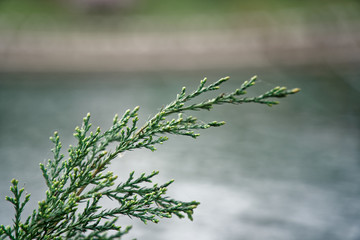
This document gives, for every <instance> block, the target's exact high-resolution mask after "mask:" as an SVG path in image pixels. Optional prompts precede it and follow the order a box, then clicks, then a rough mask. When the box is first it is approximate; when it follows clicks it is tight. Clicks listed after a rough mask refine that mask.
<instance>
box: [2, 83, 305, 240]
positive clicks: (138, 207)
mask: <svg viewBox="0 0 360 240" xmlns="http://www.w3.org/2000/svg"><path fill="white" fill-rule="evenodd" d="M228 79H229V77H225V78H221V79H220V80H218V81H216V82H214V83H212V84H210V85H208V86H206V81H207V80H206V78H205V79H203V80H202V81H201V82H200V85H199V86H198V88H197V89H196V90H195V91H193V92H191V93H190V94H186V88H185V87H184V88H182V90H181V91H180V93H179V94H178V95H177V96H176V99H175V100H174V101H173V102H171V103H170V104H168V105H166V106H165V107H163V108H162V109H161V110H160V111H159V112H158V113H157V114H155V115H154V116H153V117H152V118H151V119H150V120H149V121H147V122H146V123H145V124H144V125H143V126H142V127H140V128H138V126H137V124H138V120H139V119H138V111H139V107H136V108H134V109H133V110H127V111H126V112H125V113H124V115H123V116H122V117H121V118H119V117H118V116H117V115H116V116H115V117H114V119H113V124H112V126H111V127H110V129H108V130H107V131H105V132H103V133H101V131H100V128H97V129H96V130H95V132H91V131H90V129H91V124H90V114H88V115H87V116H86V117H85V118H84V119H83V124H82V126H81V127H77V128H76V129H75V133H74V137H75V138H76V139H77V145H76V146H70V147H69V150H68V158H67V159H65V156H64V154H62V153H61V150H62V145H61V142H60V137H59V135H58V133H57V132H55V133H54V136H53V137H51V138H50V139H51V141H52V142H53V143H54V148H53V149H52V152H53V155H54V157H53V159H49V160H48V163H47V164H46V166H45V165H44V164H40V169H41V172H42V175H43V177H44V180H45V183H46V185H47V187H48V190H47V191H46V196H45V199H44V200H43V201H41V202H39V204H38V209H35V210H34V211H33V213H32V214H31V215H30V216H29V217H27V218H26V220H25V222H24V223H22V221H21V213H22V212H23V209H24V207H25V205H26V203H27V202H28V201H29V199H30V195H29V194H28V195H26V196H25V198H24V201H21V197H22V194H23V191H24V189H20V190H19V189H18V181H17V180H13V181H12V184H13V186H12V187H11V188H10V190H11V192H12V193H13V195H14V197H6V200H7V201H9V202H10V203H11V204H13V205H14V208H15V218H14V220H13V222H14V224H13V226H7V227H5V226H4V225H0V239H12V240H22V239H44V240H45V239H58V240H60V239H106V240H107V239H120V238H121V237H122V236H123V235H124V234H126V233H127V232H128V231H129V230H130V227H127V228H125V229H124V230H121V227H120V226H118V225H117V223H116V222H117V219H118V218H119V217H120V216H129V217H130V218H136V219H139V220H141V221H142V222H144V223H146V222H148V221H151V222H154V223H157V222H159V219H161V218H170V217H172V216H173V215H175V216H177V217H179V218H183V217H185V216H187V217H188V218H189V219H190V220H192V218H193V210H194V209H195V208H196V207H197V206H198V205H199V203H198V202H196V201H190V202H182V201H178V200H175V199H171V198H169V197H168V196H167V195H166V191H167V187H168V186H169V185H170V184H172V183H173V180H171V181H169V182H167V183H165V184H162V185H158V184H153V185H151V184H152V180H153V178H154V177H155V176H156V175H157V174H158V172H156V171H154V172H152V173H151V174H148V175H146V174H141V175H140V176H138V177H135V174H134V172H132V173H130V175H129V177H128V178H127V179H126V181H124V182H122V183H119V184H117V185H115V181H116V179H117V178H118V177H117V176H116V175H114V174H113V173H112V172H105V170H106V169H107V167H108V165H109V164H110V163H111V161H112V160H114V159H115V158H116V157H117V156H119V154H121V153H123V152H125V151H131V150H135V149H140V148H147V149H150V150H151V151H155V150H156V148H155V146H156V145H157V144H162V143H163V142H165V141H167V140H168V137H167V136H166V135H168V134H174V135H183V136H190V137H192V138H196V137H198V136H199V133H198V132H197V131H198V130H201V129H207V128H210V127H219V126H222V125H224V124H225V122H218V121H211V122H208V123H204V122H202V121H199V120H198V119H197V118H195V117H192V116H188V117H183V115H182V113H184V112H187V111H199V110H211V109H212V108H213V107H214V106H215V105H222V104H242V103H250V102H252V103H260V104H266V105H268V106H272V105H275V104H278V102H277V101H275V100H274V99H275V98H283V97H286V96H288V95H290V94H294V93H297V92H298V91H299V89H298V88H295V89H292V90H287V89H286V88H285V87H275V88H273V89H271V90H269V91H267V92H265V93H264V94H262V95H259V96H254V97H245V96H244V95H245V94H246V90H247V89H248V88H249V87H251V86H253V85H254V84H255V82H256V77H253V78H251V79H250V80H248V81H245V82H244V83H243V84H242V85H241V87H240V88H239V89H236V90H235V91H233V92H230V93H221V94H219V95H218V96H217V97H215V98H210V99H207V100H205V101H202V102H198V103H191V101H193V100H194V99H195V98H196V97H198V96H199V95H202V94H205V93H207V92H211V91H216V90H218V89H219V88H220V85H221V84H223V83H225V82H226V81H227V80H228ZM173 114H177V117H175V118H172V119H171V118H170V116H172V115H173ZM169 118H170V119H169ZM112 143H115V145H116V146H115V147H114V148H110V147H109V146H110V144H112ZM104 198H108V199H110V200H112V201H116V202H117V203H118V205H117V207H115V208H112V209H105V208H104V207H103V206H102V205H101V202H100V201H101V200H102V199H104Z"/></svg>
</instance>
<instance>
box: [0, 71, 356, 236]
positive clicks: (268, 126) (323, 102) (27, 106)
mask: <svg viewBox="0 0 360 240" xmlns="http://www.w3.org/2000/svg"><path fill="white" fill-rule="evenodd" d="M253 73H257V74H259V76H260V81H259V83H258V86H257V87H256V86H255V87H254V88H253V90H250V91H249V94H256V93H261V92H262V91H263V90H266V89H269V88H271V87H274V86H277V85H286V86H288V87H290V88H291V87H300V88H301V89H302V92H301V93H300V94H297V95H295V96H291V97H289V98H287V99H283V100H282V101H281V104H280V105H279V106H275V107H272V108H269V107H266V106H263V105H254V104H252V105H251V104H248V105H240V106H220V107H216V108H215V109H214V111H212V112H194V113H191V114H192V115H193V116H197V117H199V118H200V119H203V120H204V121H208V120H224V121H226V122H227V124H226V125H225V126H224V127H222V128H216V129H210V130H207V131H205V132H202V134H201V137H200V138H199V139H198V140H193V139H190V138H184V137H171V140H170V141H169V142H166V143H165V144H164V145H162V146H158V151H157V152H155V153H151V152H150V151H146V150H140V151H134V152H129V153H126V154H125V155H124V156H123V157H121V158H118V159H115V160H114V162H113V164H112V166H111V170H113V171H115V172H116V174H118V175H119V178H120V180H122V181H123V180H126V176H127V175H128V173H129V172H130V171H131V170H135V171H136V172H137V173H138V174H140V173H142V172H151V171H152V170H160V175H159V176H158V177H157V178H156V180H158V181H159V182H165V181H167V180H170V179H172V178H174V179H175V183H174V184H173V185H172V186H171V187H170V189H169V195H171V196H172V197H174V198H179V199H182V200H198V201H200V202H201V205H200V206H199V207H198V209H197V210H196V212H195V215H194V222H190V221H188V220H177V219H165V220H163V221H161V222H160V223H159V224H148V225H144V224H142V223H141V222H139V221H137V220H135V219H133V220H131V219H128V218H127V217H124V218H122V219H121V222H122V223H123V224H124V225H134V228H133V230H132V231H131V233H130V234H129V235H128V236H127V238H125V239H131V238H133V237H136V238H138V239H148V240H151V239H158V240H159V239H164V240H165V239H173V240H180V239H198V240H201V239H204V240H215V239H228V240H230V239H257V240H261V239H264V240H265V239H266V240H271V239H274V240H300V239H301V240H305V239H309V240H310V239H326V240H329V239H343V240H346V239H349V240H350V239H359V238H360V227H359V226H360V202H359V198H360V187H359V186H360V174H359V172H360V165H359V160H360V158H359V156H360V151H359V117H360V112H359V106H358V97H359V83H358V79H359V77H360V70H359V69H356V68H347V69H342V71H341V72H337V71H333V70H329V69H326V68H324V67H322V68H318V67H316V68H315V67H314V68H310V67H309V68H306V69H304V68H301V69H296V68H292V69H276V68H273V69H272V70H260V71H256V72H239V71H227V72H222V71H218V72H216V73H215V72H210V73H204V72H187V73H184V72H182V73H148V74H145V73H143V74H139V73H137V74H130V73H128V74H120V73H113V74H101V73H97V74H94V73H93V74H89V73H83V74H80V73H73V74H71V73H53V74H50V73H42V74H36V73H29V74H25V73H7V74H6V73H0V80H1V81H0V132H1V134H0V164H1V165H0V166H1V167H0V179H1V185H0V221H1V223H3V224H10V223H11V219H10V216H12V215H13V209H12V208H11V207H10V205H9V204H8V203H6V202H5V200H4V197H5V195H8V194H9V185H10V183H9V182H10V180H11V179H12V178H14V177H15V178H18V179H19V180H20V185H21V186H24V187H25V188H26V190H27V191H28V192H30V193H31V194H32V198H31V200H30V204H29V206H28V208H27V211H26V213H29V212H30V211H31V209H33V208H34V207H36V204H37V201H39V200H41V199H43V198H44V191H45V184H44V182H43V180H42V176H41V172H40V170H39V168H38V164H39V162H45V161H46V159H48V158H51V152H50V148H51V147H52V146H51V144H50V141H49V140H48V137H49V136H50V135H52V133H53V132H54V131H55V130H57V131H59V133H60V136H61V139H62V142H63V146H64V149H66V148H65V147H66V146H68V145H69V144H74V143H75V141H74V139H73V137H72V132H73V129H74V128H75V126H76V125H78V124H80V123H81V119H82V118H83V117H84V116H85V115H86V113H87V112H91V114H92V122H93V126H100V127H101V128H102V129H103V130H104V129H106V128H107V127H109V126H110V124H111V120H112V118H113V116H114V114H115V113H119V114H120V115H121V114H122V113H123V112H124V111H125V110H126V109H127V108H133V107H135V106H137V105H139V106H141V109H140V119H141V120H142V123H143V122H145V120H147V119H149V117H150V116H151V115H152V114H153V113H155V112H156V111H157V110H158V109H160V108H161V107H162V106H163V105H164V104H166V103H168V102H170V101H171V100H172V99H173V98H174V97H175V96H176V93H178V92H179V91H180V89H181V87H182V86H184V85H185V86H188V89H189V90H190V89H194V88H195V87H196V86H197V84H198V82H199V80H200V79H202V78H203V77H204V75H206V76H207V77H208V78H209V81H215V80H216V79H218V78H219V77H222V76H225V75H230V76H231V77H232V79H231V80H230V81H229V82H228V84H227V85H226V86H224V88H223V89H224V90H223V91H229V90H231V89H233V88H236V87H239V86H240V84H241V83H242V81H243V80H246V79H248V78H249V77H251V76H252V74H253ZM188 114H189V113H188Z"/></svg>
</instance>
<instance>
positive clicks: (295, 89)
mask: <svg viewBox="0 0 360 240" xmlns="http://www.w3.org/2000/svg"><path fill="white" fill-rule="evenodd" d="M290 92H291V93H297V92H300V88H294V89H291V91H290Z"/></svg>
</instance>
